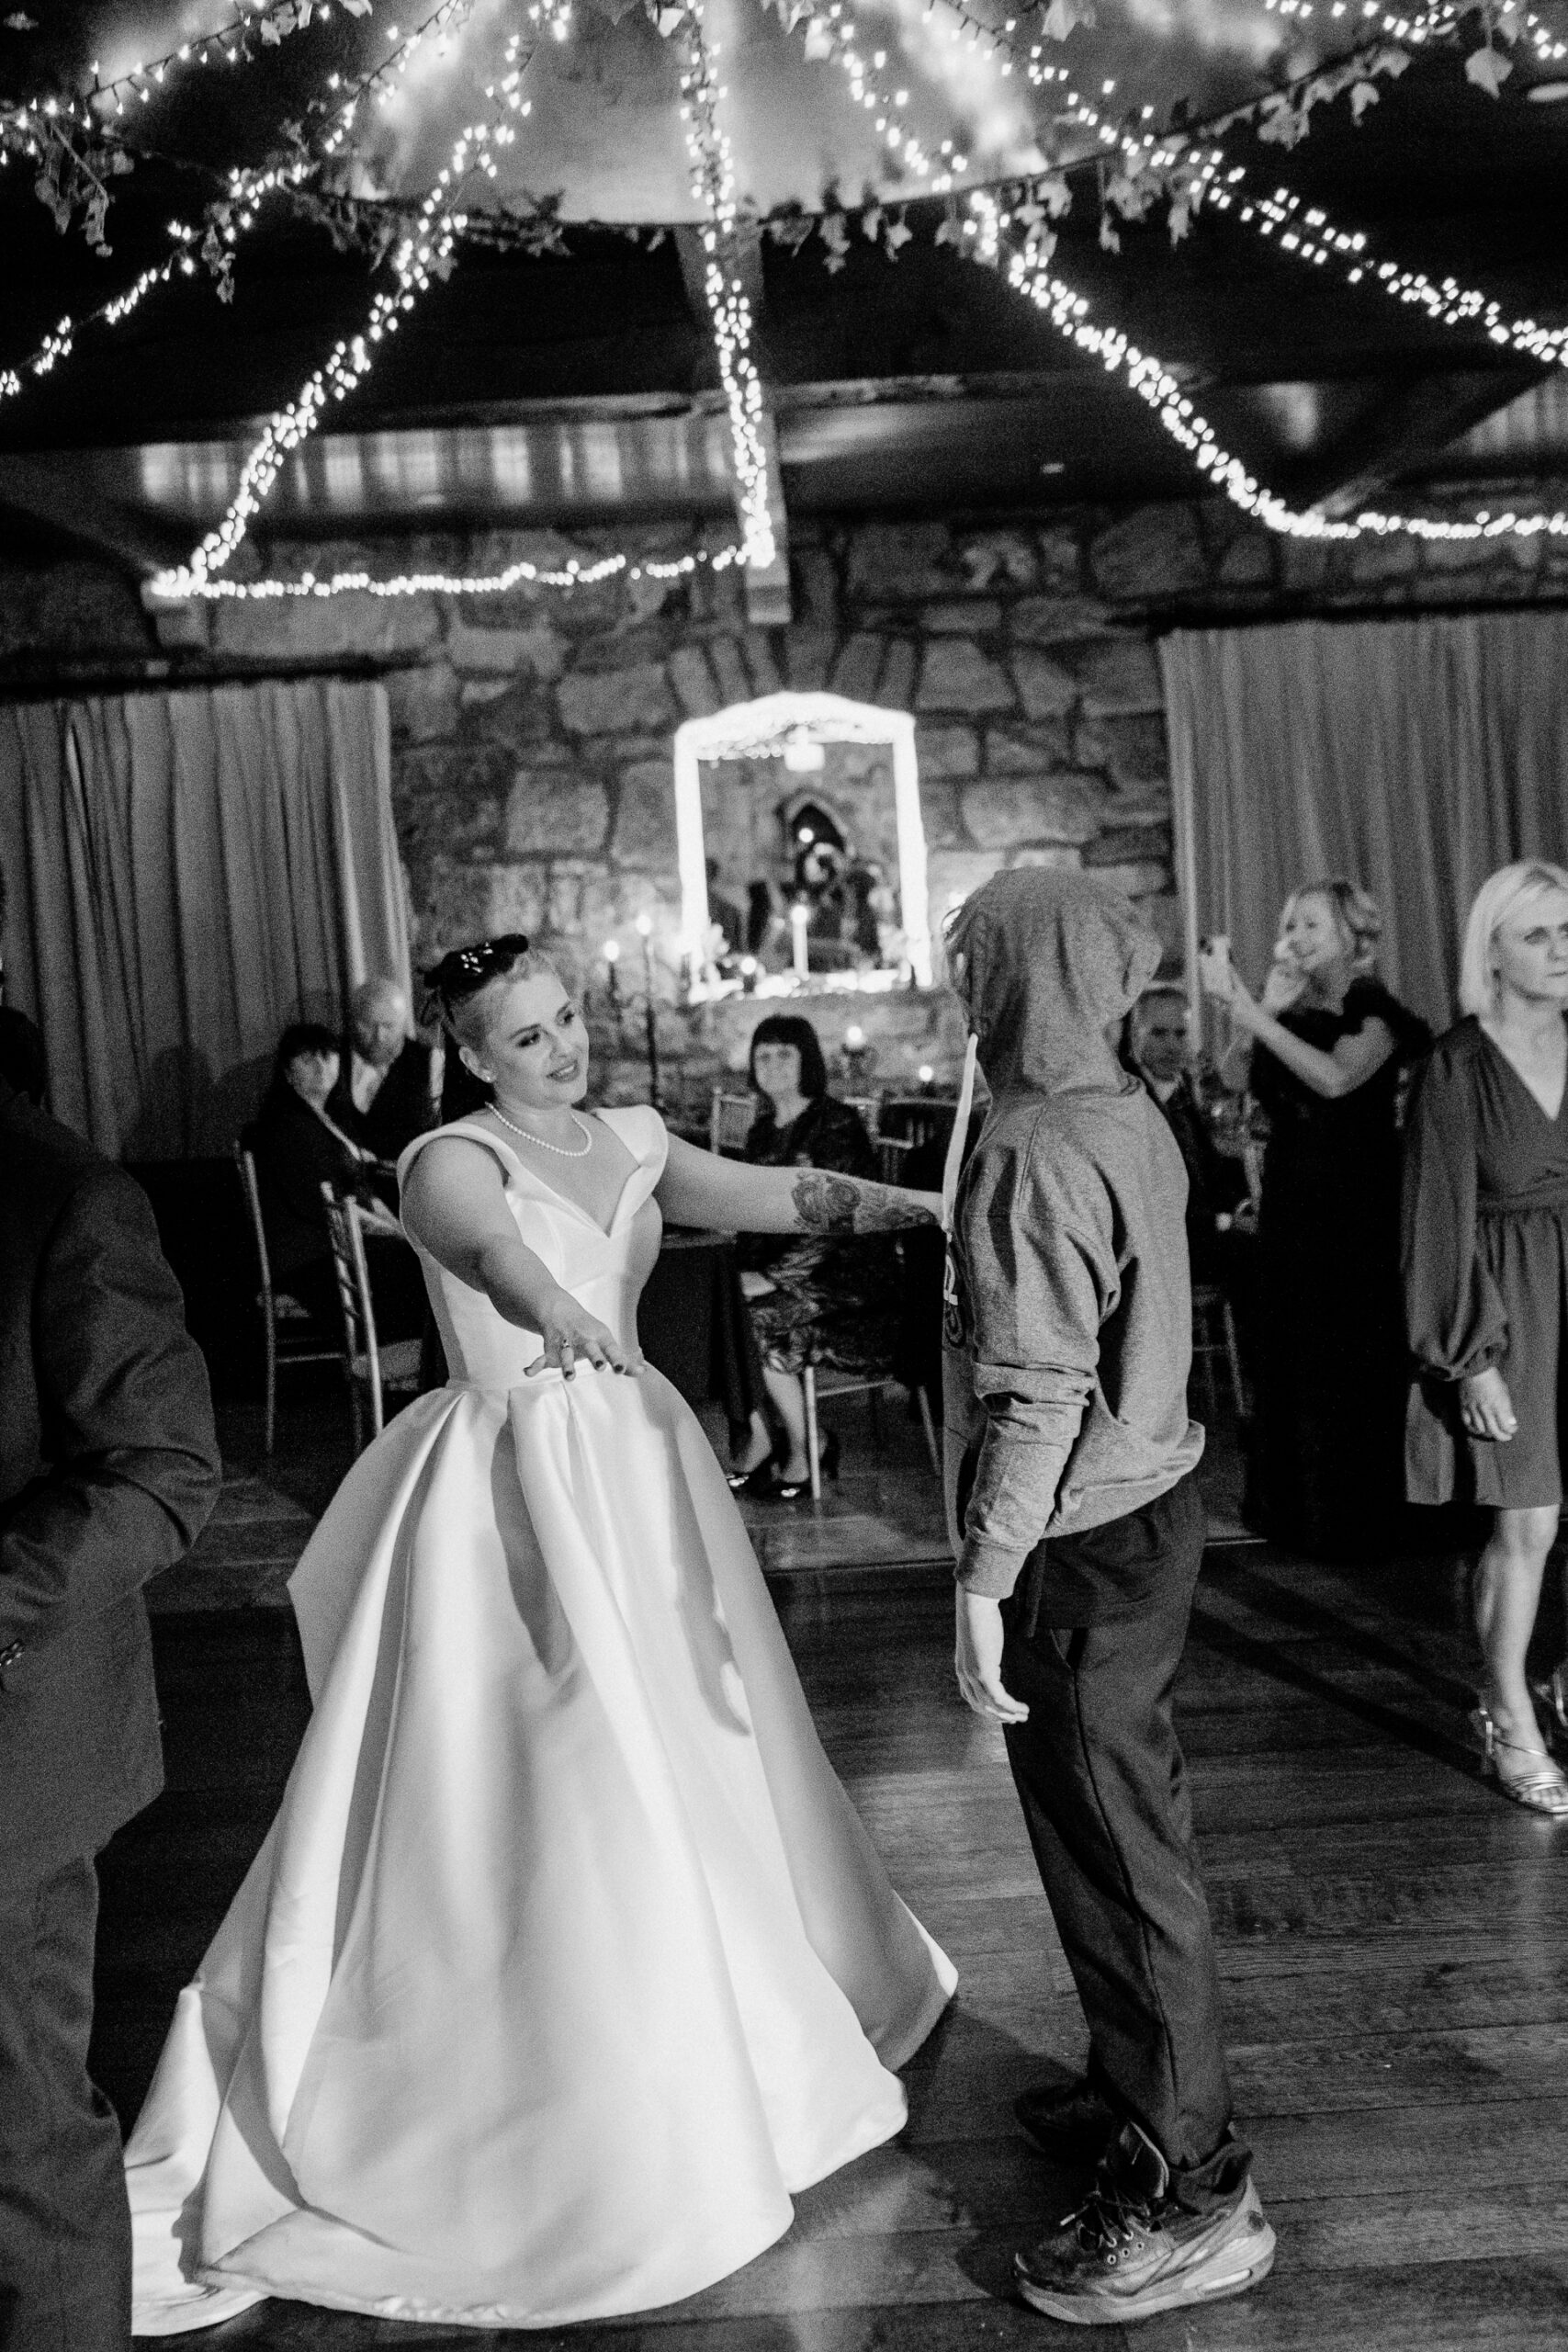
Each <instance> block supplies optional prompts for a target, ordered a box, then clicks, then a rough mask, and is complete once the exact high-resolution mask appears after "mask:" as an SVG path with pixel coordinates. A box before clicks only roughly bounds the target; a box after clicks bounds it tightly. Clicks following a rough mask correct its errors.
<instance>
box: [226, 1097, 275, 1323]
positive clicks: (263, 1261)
mask: <svg viewBox="0 0 1568 2352" xmlns="http://www.w3.org/2000/svg"><path fill="white" fill-rule="evenodd" d="M234 1164H235V1166H236V1167H237V1168H238V1170H239V1171H240V1182H241V1185H242V1187H243V1191H244V1195H245V1208H246V1212H247V1214H248V1215H249V1217H250V1220H251V1239H252V1241H253V1242H254V1245H255V1253H256V1272H257V1275H258V1277H259V1279H260V1283H261V1295H262V1307H263V1311H264V1312H265V1314H266V1315H267V1317H269V1318H270V1317H271V1314H272V1261H271V1259H270V1258H269V1257H268V1256H267V1254H266V1227H265V1225H264V1224H263V1223H262V1205H261V1186H260V1184H259V1183H258V1182H257V1181H256V1156H255V1153H254V1151H252V1149H251V1148H250V1147H249V1145H248V1144H247V1143H245V1142H244V1141H243V1138H242V1139H241V1140H240V1141H238V1142H237V1143H236V1144H235V1146H234Z"/></svg>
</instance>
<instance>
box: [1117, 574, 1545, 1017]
mask: <svg viewBox="0 0 1568 2352" xmlns="http://www.w3.org/2000/svg"><path fill="white" fill-rule="evenodd" d="M1159 650H1160V666H1161V671H1162V673H1163V676H1164V680H1165V693H1166V710H1167V716H1168V726H1169V730H1170V755H1171V779H1172V786H1173V792H1174V797H1175V803H1176V845H1177V864H1178V885H1179V889H1180V892H1181V896H1182V902H1183V914H1184V918H1185V921H1186V924H1187V933H1188V939H1187V945H1188V970H1189V972H1190V974H1195V967H1196V947H1197V943H1198V941H1199V939H1200V938H1201V937H1202V936H1204V935H1205V934H1209V933H1216V932H1224V933H1228V934H1229V937H1230V940H1231V943H1232V946H1233V949H1234V952H1235V960H1236V964H1237V967H1238V968H1239V970H1240V971H1241V973H1242V975H1243V977H1244V978H1246V979H1247V983H1248V985H1249V986H1251V987H1252V988H1254V989H1257V988H1258V987H1259V986H1260V985H1261V983H1262V980H1263V977H1264V974H1265V973H1266V972H1267V970H1268V967H1269V949H1270V947H1271V946H1272V944H1273V941H1274V936H1275V926H1276V924H1277V922H1278V920H1279V914H1280V908H1281V907H1282V906H1283V904H1284V902H1285V899H1287V897H1288V896H1289V895H1290V893H1291V891H1292V889H1294V888H1296V887H1297V886H1298V885H1299V884H1301V883H1303V882H1306V881H1311V880H1314V879H1316V878H1318V877H1320V876H1325V875H1334V874H1344V875H1348V876H1349V877H1350V879H1351V880H1353V881H1356V882H1359V884H1361V886H1362V887H1363V888H1365V889H1368V890H1370V891H1371V894H1372V896H1373V897H1374V898H1375V899H1377V901H1378V903H1379V905H1380V907H1381V908H1382V914H1383V922H1384V926H1385V928H1384V933H1383V939H1382V949H1383V954H1382V973H1383V978H1385V979H1386V980H1387V981H1388V983H1389V985H1390V986H1391V987H1392V988H1393V989H1394V990H1395V992H1396V993H1397V994H1398V995H1400V996H1402V997H1403V998H1404V1001H1405V1002H1406V1003H1408V1004H1410V1005H1412V1006H1413V1007H1414V1008H1415V1010H1416V1012H1420V1013H1423V1014H1424V1015H1425V1016H1426V1018H1427V1020H1428V1021H1429V1022H1430V1023H1432V1025H1433V1027H1434V1028H1435V1029H1437V1030H1438V1031H1441V1030H1443V1029H1446V1028H1447V1027H1448V1026H1449V1025H1450V1023H1451V1022H1452V1021H1453V1020H1454V1018H1455V1016H1456V1011H1457V1008H1456V1004H1455V994H1454V992H1455V988H1456V985H1457V980H1458V972H1459V948H1460V938H1461V931H1462V927H1463V923H1464V919H1465V916H1466V914H1467V913H1468V911H1469V908H1470V902H1471V899H1472V897H1473V896H1474V894H1475V891H1476V888H1477V887H1478V886H1479V885H1480V884H1481V883H1482V882H1483V880H1484V879H1485V877H1486V876H1487V875H1488V874H1490V873H1492V872H1494V871H1495V868H1496V867H1497V866H1499V865H1507V864H1508V863H1509V861H1510V860H1512V859H1514V858H1519V857H1548V858H1553V859H1555V860H1557V861H1558V862H1559V863H1568V613H1550V612H1529V613H1525V612H1521V613H1484V614H1466V615H1461V616H1456V617H1455V618H1452V619H1448V618H1431V617H1424V618H1421V619H1415V620H1386V621H1385V620H1377V621H1346V622H1337V621H1303V622H1299V623H1294V624H1292V625H1290V626H1287V627H1284V628H1247V629H1201V630H1178V631H1176V632H1175V633H1174V634H1172V635H1171V636H1168V637H1167V638H1165V639H1162V641H1161V644H1160V649H1159Z"/></svg>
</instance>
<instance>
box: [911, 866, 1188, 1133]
mask: <svg viewBox="0 0 1568 2352" xmlns="http://www.w3.org/2000/svg"><path fill="white" fill-rule="evenodd" d="M948 950H949V954H950V955H951V956H953V957H954V958H955V959H956V958H957V957H960V956H961V957H962V958H963V965H962V970H961V972H957V971H955V975H954V978H953V988H954V989H955V991H956V993H957V995H958V997H959V999H960V1001H962V1002H963V1004H964V1008H965V1010H966V1012H967V1013H968V1016H969V1022H970V1025H971V1027H972V1028H973V1029H974V1031H975V1034H976V1037H977V1039H978V1041H979V1059H980V1066H981V1068H982V1069H984V1071H985V1073H986V1080H987V1085H988V1086H989V1087H990V1089H991V1091H992V1093H993V1094H995V1095H1004V1094H1015V1093H1020V1092H1027V1093H1032V1094H1060V1093H1065V1092H1067V1091H1072V1090H1075V1089H1082V1088H1097V1087H1105V1086H1107V1085H1110V1086H1111V1087H1112V1088H1115V1089H1118V1090H1119V1089H1120V1088H1121V1087H1122V1083H1123V1078H1122V1069H1121V1067H1120V1064H1119V1063H1118V1061H1117V1058H1116V1054H1115V1050H1114V1048H1113V1047H1112V1046H1111V1045H1110V1044H1109V1043H1108V1042H1107V1038H1106V1031H1107V1030H1108V1029H1109V1028H1110V1026H1111V1023H1113V1022H1118V1021H1121V1020H1122V1018H1123V1017H1124V1015H1125V1014H1126V1012H1128V1010H1129V1008H1130V1007H1131V1006H1132V1005H1133V1004H1134V1003H1135V1002H1136V1001H1137V999H1138V998H1139V996H1141V995H1142V993H1143V991H1144V989H1145V988H1146V987H1147V985H1148V983H1149V981H1150V980H1151V979H1152V978H1154V975H1155V970H1156V966H1157V965H1158V963H1159V958H1160V944H1159V941H1158V939H1157V938H1156V935H1155V933H1153V931H1151V930H1150V928H1149V926H1148V924H1147V923H1145V922H1144V920H1143V918H1142V917H1141V916H1140V915H1139V914H1138V912H1137V910H1136V909H1135V908H1134V905H1133V902H1132V900H1131V899H1129V898H1127V897H1126V896H1125V894H1124V893H1123V892H1122V891H1121V890H1118V889H1116V888H1114V887H1113V886H1112V885H1111V884H1110V883H1108V882H1100V881H1098V880H1096V878H1095V877H1094V876H1092V875H1089V874H1063V873H1055V872H1053V871H1052V870H1051V869H1050V868H1049V867H1042V866H1020V867H1016V868H1014V870H1013V871H1012V872H1010V873H1007V874H996V875H993V876H992V877H991V879H990V880H989V881H988V882H987V883H984V884H983V885H982V886H981V888H979V889H978V890H976V892H975V893H974V895H973V897H971V898H968V899H965V900H964V904H963V906H962V907H961V908H960V909H959V910H958V913H957V915H956V917H955V919H954V921H953V926H952V928H951V930H950V931H949V933H948Z"/></svg>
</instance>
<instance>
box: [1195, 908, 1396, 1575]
mask: <svg viewBox="0 0 1568 2352" xmlns="http://www.w3.org/2000/svg"><path fill="white" fill-rule="evenodd" d="M1381 931H1382V918H1381V916H1380V914H1379V912H1378V909H1377V906H1376V903H1375V902H1374V900H1372V899H1370V898H1369V897H1368V895H1367V893H1366V892H1365V891H1364V890H1361V889H1358V888H1357V887H1356V886H1355V884H1354V883H1351V882H1348V881H1344V880H1342V879H1331V880H1324V881H1318V882H1309V883H1307V884H1305V885H1303V888H1301V889H1299V890H1296V891H1294V892H1293V893H1292V896H1291V897H1290V898H1289V899H1287V900H1286V902H1285V907H1284V911H1283V913H1282V914H1281V916H1280V932H1279V938H1278V941H1277V943H1276V945H1275V949H1274V956H1273V962H1272V964H1271V966H1270V968H1269V976H1268V978H1267V979H1266V981H1265V982H1264V986H1263V990H1262V993H1261V996H1259V997H1254V996H1253V995H1252V994H1251V992H1250V991H1249V990H1248V989H1247V985H1246V983H1245V982H1244V981H1243V980H1242V978H1241V977H1240V975H1239V973H1238V972H1237V971H1236V969H1235V965H1234V964H1233V963H1232V961H1231V957H1230V950H1229V946H1228V944H1227V943H1224V942H1223V941H1211V942H1210V943H1209V944H1208V946H1207V948H1206V949H1205V951H1204V953H1203V955H1202V956H1201V960H1200V967H1199V974H1200V978H1201V982H1202V986H1203V988H1204V990H1205V992H1206V993H1207V994H1208V995H1209V996H1210V997H1212V998H1213V1000H1214V1001H1216V1002H1217V1003H1219V1004H1221V1005H1223V1006H1224V1010H1225V1012H1226V1013H1227V1014H1228V1016H1229V1019H1230V1023H1231V1029H1232V1033H1233V1044H1232V1049H1231V1052H1230V1054H1229V1055H1227V1057H1226V1062H1227V1069H1226V1076H1227V1077H1228V1078H1230V1079H1231V1080H1233V1082H1235V1083H1246V1084H1248V1085H1249V1086H1250V1088H1251V1091H1252V1093H1253V1094H1254V1095H1255V1097H1256V1098H1257V1100H1258V1103H1260V1104H1261V1105H1262V1107H1263V1109H1264V1111H1265V1112H1266V1113H1267V1114H1268V1118H1269V1141H1268V1146H1267V1148H1266V1150H1265V1154H1264V1162H1263V1196H1262V1203H1261V1206H1260V1209H1259V1215H1258V1261H1259V1263H1258V1274H1259V1300H1258V1307H1259V1313H1258V1325H1259V1347H1258V1383H1257V1386H1258V1400H1257V1416H1256V1420H1255V1423H1254V1428H1253V1437H1252V1456H1251V1462H1250V1465H1249V1467H1250V1477H1249V1492H1248V1516H1249V1517H1250V1518H1251V1519H1252V1520H1253V1521H1254V1523H1256V1524H1257V1525H1258V1527H1259V1529H1260V1530H1261V1532H1263V1533H1265V1534H1267V1535H1269V1537H1270V1538H1272V1539H1273V1540H1274V1541H1275V1542H1276V1543H1280V1544H1286V1545H1288V1546H1290V1547H1291V1548H1292V1549H1293V1550H1296V1551H1300V1552H1304V1553H1306V1554H1307V1555H1309V1556H1311V1557H1314V1558H1317V1559H1348V1558H1355V1557H1358V1556H1362V1555H1366V1554H1367V1553H1369V1552H1371V1551H1373V1550H1375V1549H1376V1548H1378V1547H1379V1546H1380V1545H1382V1544H1386V1543H1387V1542H1388V1541H1389V1539H1390V1537H1391V1535H1392V1534H1393V1532H1394V1526H1395V1521H1396V1515H1397V1512H1398V1509H1399V1504H1400V1475H1399V1469H1400V1437H1399V1431H1400V1414H1401V1409H1402V1402H1403V1397H1404V1332H1403V1322H1402V1317H1401V1312H1400V1298H1399V1173H1400V1160H1399V1132H1398V1127H1399V1121H1398V1105H1399V1097H1400V1081H1401V1075H1402V1069H1403V1068H1404V1065H1405V1064H1406V1063H1408V1062H1409V1061H1410V1060H1411V1059H1413V1058H1414V1057H1415V1056H1416V1055H1417V1054H1418V1053H1420V1052H1422V1051H1423V1050H1424V1049H1425V1047H1426V1046H1427V1043H1428V1042H1429V1035H1428V1032H1427V1027H1426V1024H1425V1023H1423V1022H1421V1021H1420V1020H1418V1019H1417V1018H1416V1015H1415V1014H1414V1013H1412V1012H1408V1011H1407V1010H1406V1009H1405V1007H1404V1005H1402V1004H1401V1003H1400V1002H1399V1001H1398V1000H1397V998H1395V997H1393V996H1392V995H1391V994H1390V992H1389V990H1388V989H1386V988H1384V987H1383V985H1382V982H1381V980H1379V979H1378V978H1377V977H1376V971H1375V965H1376V955H1377V941H1378V936H1379V933H1380V932H1381Z"/></svg>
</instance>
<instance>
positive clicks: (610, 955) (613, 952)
mask: <svg viewBox="0 0 1568 2352" xmlns="http://www.w3.org/2000/svg"><path fill="white" fill-rule="evenodd" d="M620 960H621V943H620V941H619V940H618V939H607V940H606V941H605V942H604V965H605V969H606V970H607V972H608V974H609V978H610V1010H611V1012H613V1013H614V1014H615V1016H616V1018H617V1020H618V1019H619V1017H620V1011H621V976H620V974H619V973H618V972H617V971H616V969H615V967H616V965H617V964H618V963H619V962H620Z"/></svg>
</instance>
